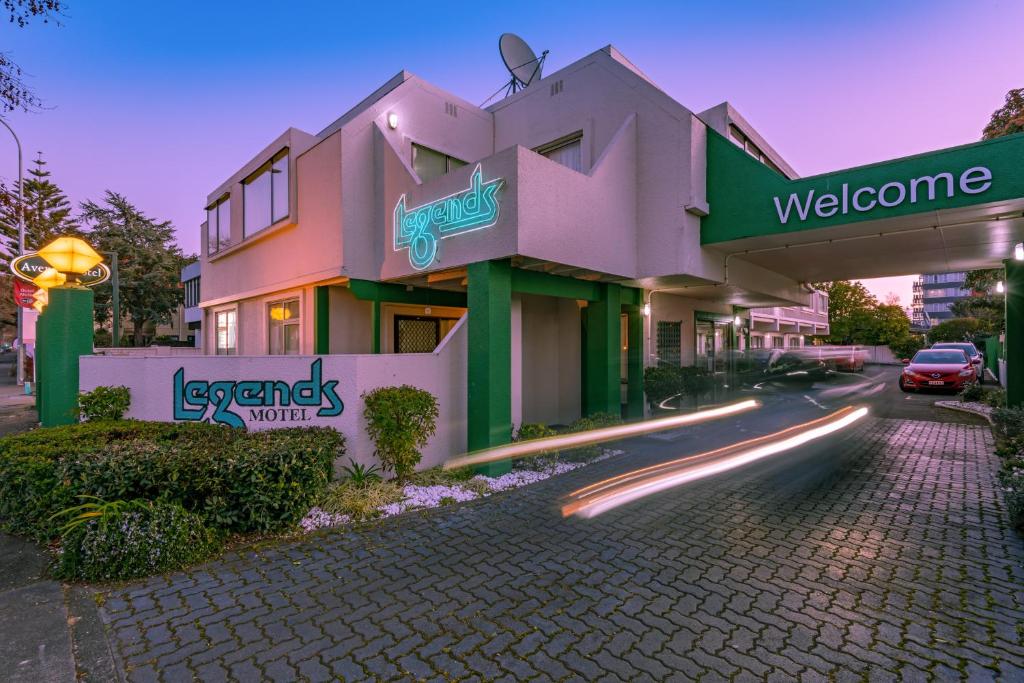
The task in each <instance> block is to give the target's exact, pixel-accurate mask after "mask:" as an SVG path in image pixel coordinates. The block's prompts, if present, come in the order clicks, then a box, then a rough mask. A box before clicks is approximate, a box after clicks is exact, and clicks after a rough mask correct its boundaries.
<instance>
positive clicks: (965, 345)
mask: <svg viewBox="0 0 1024 683" xmlns="http://www.w3.org/2000/svg"><path fill="white" fill-rule="evenodd" d="M932 348H933V349H960V350H961V351H963V352H964V353H966V354H967V357H968V358H970V359H971V365H973V366H974V372H975V374H977V375H978V381H979V382H981V383H982V384H984V383H985V358H984V356H982V355H981V351H978V347H977V346H975V345H974V344H972V343H971V342H939V343H937V344H932Z"/></svg>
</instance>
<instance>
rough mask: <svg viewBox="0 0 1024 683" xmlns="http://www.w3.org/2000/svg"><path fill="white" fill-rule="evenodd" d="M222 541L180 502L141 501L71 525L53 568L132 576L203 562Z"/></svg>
mask: <svg viewBox="0 0 1024 683" xmlns="http://www.w3.org/2000/svg"><path fill="white" fill-rule="evenodd" d="M220 545H221V544H220V539H219V537H218V535H217V534H216V533H214V532H213V531H212V530H210V529H209V528H207V526H206V525H205V524H204V523H203V518H202V517H200V516H199V515H195V514H192V513H191V512H188V511H187V510H185V509H184V508H182V507H181V506H180V505H177V504H174V503H155V504H152V505H148V506H143V505H139V506H137V507H132V508H131V509H126V510H123V511H118V512H115V513H114V514H111V515H107V516H104V517H102V518H100V519H94V520H92V521H89V522H87V523H85V524H82V525H80V526H77V527H75V528H74V529H72V530H71V531H70V532H69V533H68V534H67V535H66V536H65V537H64V539H63V542H62V543H61V553H60V557H59V559H58V561H57V565H56V568H55V571H54V573H55V574H56V575H57V576H58V577H59V578H63V579H79V580H84V581H111V580H124V579H135V578H140V577H143V576H149V575H150V574H156V573H159V572H167V571H173V570H175V569H181V568H182V567H187V566H188V565H191V564H195V563H196V562H201V561H202V560H205V559H207V558H208V557H209V556H210V555H212V554H213V553H215V552H217V550H219V549H220Z"/></svg>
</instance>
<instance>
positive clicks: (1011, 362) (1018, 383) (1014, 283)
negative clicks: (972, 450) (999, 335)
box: [1003, 259, 1024, 406]
mask: <svg viewBox="0 0 1024 683" xmlns="http://www.w3.org/2000/svg"><path fill="white" fill-rule="evenodd" d="M1003 264H1004V266H1005V267H1006V357H1005V360H1006V387H1005V388H1006V405H1008V406H1021V405H1024V261H1015V260H1013V259H1007V260H1006V261H1003Z"/></svg>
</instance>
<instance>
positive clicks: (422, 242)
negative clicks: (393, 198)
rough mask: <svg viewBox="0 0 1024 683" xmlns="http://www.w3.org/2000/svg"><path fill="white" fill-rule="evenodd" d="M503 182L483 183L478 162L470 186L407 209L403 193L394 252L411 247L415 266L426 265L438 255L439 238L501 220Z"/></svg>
mask: <svg viewBox="0 0 1024 683" xmlns="http://www.w3.org/2000/svg"><path fill="white" fill-rule="evenodd" d="M504 184H505V180H504V179H503V178H495V179H494V180H488V181H487V182H484V181H483V172H482V171H481V170H480V164H477V166H476V168H475V169H474V170H473V174H472V175H471V176H470V177H469V188H468V189H465V190H459V191H458V192H455V193H453V194H450V195H448V196H447V197H442V198H441V199H437V200H435V201H432V202H429V203H427V204H422V205H420V206H416V207H413V208H411V209H407V208H406V206H405V195H404V194H403V195H402V196H401V197H399V199H398V203H397V204H396V205H395V221H394V233H395V240H394V241H395V251H401V250H402V249H408V250H409V263H410V264H411V265H412V267H413V268H415V269H416V270H423V269H424V268H427V267H428V266H430V264H431V263H433V262H434V259H436V258H437V246H438V240H442V239H445V238H447V237H453V236H455V235H461V234H463V233H467V232H472V231H473V230H481V229H483V228H489V227H491V226H492V225H494V224H495V223H497V222H498V211H499V209H500V207H499V206H498V190H499V189H501V187H502V186H503V185H504Z"/></svg>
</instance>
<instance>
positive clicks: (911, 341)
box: [888, 333, 924, 358]
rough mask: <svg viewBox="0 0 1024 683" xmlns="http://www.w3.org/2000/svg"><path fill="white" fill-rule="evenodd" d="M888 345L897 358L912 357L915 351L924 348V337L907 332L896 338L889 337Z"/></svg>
mask: <svg viewBox="0 0 1024 683" xmlns="http://www.w3.org/2000/svg"><path fill="white" fill-rule="evenodd" d="M888 346H889V350H890V351H892V354H893V355H894V356H896V357H897V358H913V357H914V354H915V353H917V352H918V351H920V350H921V349H923V348H924V337H922V336H921V335H919V334H909V333H908V334H906V335H903V336H900V337H897V338H896V339H890V340H889V344H888Z"/></svg>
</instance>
